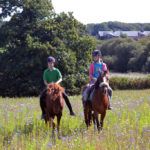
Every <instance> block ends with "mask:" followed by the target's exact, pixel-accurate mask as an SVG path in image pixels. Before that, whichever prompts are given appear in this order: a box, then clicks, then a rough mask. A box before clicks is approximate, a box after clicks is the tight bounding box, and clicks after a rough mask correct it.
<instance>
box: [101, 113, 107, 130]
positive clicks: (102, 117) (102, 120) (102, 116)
mask: <svg viewBox="0 0 150 150" xmlns="http://www.w3.org/2000/svg"><path fill="white" fill-rule="evenodd" d="M105 116H106V111H104V112H103V113H102V114H101V121H100V129H101V130H102V128H103V122H104V118H105Z"/></svg>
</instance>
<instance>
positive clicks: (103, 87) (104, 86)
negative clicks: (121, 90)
mask: <svg viewBox="0 0 150 150" xmlns="http://www.w3.org/2000/svg"><path fill="white" fill-rule="evenodd" d="M108 87H109V85H108V83H106V82H102V83H100V84H99V90H100V92H101V94H103V95H106V94H108Z"/></svg>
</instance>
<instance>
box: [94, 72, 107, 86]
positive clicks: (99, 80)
mask: <svg viewBox="0 0 150 150" xmlns="http://www.w3.org/2000/svg"><path fill="white" fill-rule="evenodd" d="M104 78H105V73H104V72H103V71H99V76H98V78H97V80H96V82H95V88H96V89H97V88H98V87H99V84H100V83H102V82H104Z"/></svg>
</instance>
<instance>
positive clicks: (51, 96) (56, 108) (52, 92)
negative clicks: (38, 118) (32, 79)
mask: <svg viewBox="0 0 150 150" xmlns="http://www.w3.org/2000/svg"><path fill="white" fill-rule="evenodd" d="M63 92H64V89H63V88H62V87H61V86H60V85H58V84H56V83H50V84H49V85H48V86H47V89H46V92H44V93H45V94H46V95H45V112H46V116H45V118H44V119H45V123H46V124H47V123H48V122H49V125H50V126H52V127H53V131H54V128H55V123H54V118H55V116H56V117H57V131H58V137H59V126H60V120H61V117H62V111H63V107H64V99H63V96H62V93H63Z"/></svg>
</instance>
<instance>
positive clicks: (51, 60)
mask: <svg viewBox="0 0 150 150" xmlns="http://www.w3.org/2000/svg"><path fill="white" fill-rule="evenodd" d="M47 62H50V63H51V62H53V63H55V62H56V60H55V58H54V57H52V56H49V57H48V58H47Z"/></svg>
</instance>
